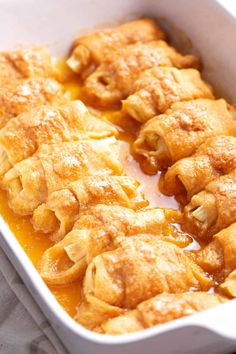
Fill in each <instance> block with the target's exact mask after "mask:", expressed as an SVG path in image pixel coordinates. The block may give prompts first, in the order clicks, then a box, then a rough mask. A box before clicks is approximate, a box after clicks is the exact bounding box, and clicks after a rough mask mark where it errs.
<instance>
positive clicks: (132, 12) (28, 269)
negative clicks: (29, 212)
mask: <svg viewBox="0 0 236 354" xmlns="http://www.w3.org/2000/svg"><path fill="white" fill-rule="evenodd" d="M0 9H1V21H0V50H6V49H11V48H15V47H17V46H21V45H24V46H29V45H41V44H42V45H48V47H49V49H50V50H51V52H52V53H53V54H55V55H57V56H63V55H65V54H66V52H67V51H68V46H69V44H70V43H71V41H72V39H73V38H74V36H75V35H76V34H78V32H81V33H84V31H86V30H89V29H90V30H91V29H95V28H98V27H105V26H112V25H116V24H117V23H120V22H124V21H127V20H129V19H132V18H136V17H140V16H143V15H146V16H152V17H156V18H158V19H159V21H160V22H161V23H162V24H163V25H164V26H165V27H166V28H167V29H169V31H170V34H171V36H172V37H173V38H174V39H176V38H177V39H178V41H177V42H178V43H177V45H178V44H180V46H181V47H184V48H186V47H187V49H188V50H190V49H192V43H193V44H194V50H196V51H197V52H199V54H200V56H201V58H202V60H203V63H204V67H205V76H206V78H207V79H208V80H209V81H210V82H212V83H213V84H214V87H216V88H217V90H218V91H219V92H220V93H221V94H222V95H224V97H226V98H227V99H229V100H230V101H231V102H232V101H233V100H235V101H236V64H235V57H236V47H235V43H236V19H235V18H234V17H233V15H232V14H230V13H229V12H227V11H226V10H225V9H224V8H223V7H221V5H220V4H219V3H218V2H217V1H214V0H199V1H192V0H185V1H184V0H179V1H175V0H145V1H144V0H116V1H111V0H69V1H68V0H40V1H33V0H21V1H19V0H18V1H17V0H15V1H14V0H5V1H4V0H0ZM185 33H186V34H187V35H188V37H189V38H191V41H190V40H189V39H188V38H187V37H186V35H185ZM175 44H176V43H175ZM0 232H1V235H0V245H1V247H2V248H3V249H4V251H5V252H6V254H7V255H8V257H9V259H10V260H11V261H12V263H13V264H14V266H15V267H16V269H17V271H18V272H19V274H20V275H21V276H22V278H23V280H24V281H25V284H26V285H27V287H28V288H29V290H30V292H31V293H32V295H33V297H34V298H35V300H36V302H37V303H38V305H39V306H40V307H41V309H42V311H43V312H44V313H45V315H46V316H47V318H48V319H49V321H50V322H51V324H52V326H53V327H54V329H55V331H56V332H57V334H58V336H59V338H60V339H61V340H62V342H63V343H64V345H65V347H66V348H67V349H68V350H69V351H70V352H71V353H72V354H76V353H78V354H121V353H124V354H128V353H129V354H134V353H135V354H143V353H145V354H153V353H160V354H172V353H175V354H177V353H181V354H184V353H188V354H189V353H191V354H194V353H203V352H204V353H209V354H213V353H228V352H231V353H232V352H234V351H236V300H233V301H231V302H229V303H226V304H224V305H221V306H219V307H216V308H213V309H209V310H207V311H204V312H202V313H199V314H197V315H194V316H190V317H186V318H182V319H179V320H176V321H172V322H170V323H167V324H164V325H161V326H158V327H154V328H151V329H148V330H145V331H142V332H139V333H134V334H130V335H122V336H102V335H99V334H95V333H92V332H89V331H88V330H86V329H84V328H82V327H81V326H80V325H78V324H77V323H75V322H74V321H73V319H72V318H70V317H69V316H68V315H67V314H66V313H65V311H64V310H63V309H62V308H61V307H60V305H59V304H58V303H57V302H56V300H55V298H54V297H53V295H52V294H51V293H50V291H49V290H48V288H47V287H46V285H45V284H44V282H43V281H42V279H41V278H40V276H39V274H38V273H37V271H36V269H35V268H34V266H33V265H32V263H31V261H30V260H29V258H28V257H27V256H26V254H25V252H24V251H23V249H22V248H21V246H20V245H19V243H18V242H17V240H16V239H15V237H14V235H13V234H12V233H11V231H10V230H9V228H8V227H7V225H6V224H5V222H4V221H3V220H2V219H1V218H0Z"/></svg>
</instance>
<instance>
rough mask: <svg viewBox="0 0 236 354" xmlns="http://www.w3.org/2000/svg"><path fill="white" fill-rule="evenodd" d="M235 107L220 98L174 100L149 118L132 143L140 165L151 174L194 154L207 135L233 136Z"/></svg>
mask: <svg viewBox="0 0 236 354" xmlns="http://www.w3.org/2000/svg"><path fill="white" fill-rule="evenodd" d="M234 117H235V110H234V109H233V108H232V107H231V106H229V105H227V103H226V101H225V100H223V99H220V100H217V101H213V100H209V99H198V100H193V101H188V102H178V103H175V104H173V105H172V107H171V108H170V109H168V110H167V111H166V113H165V114H162V115H159V116H156V117H154V118H152V119H150V120H149V121H148V122H147V123H146V124H144V126H143V128H142V129H141V131H140V134H139V136H138V139H137V140H136V141H135V143H134V152H135V153H136V154H138V155H140V156H142V157H143V159H144V161H143V164H142V168H143V169H144V171H145V172H146V173H148V174H154V173H156V172H157V170H159V169H163V168H166V167H168V166H169V165H171V164H172V163H174V162H176V161H178V160H180V159H182V158H183V157H188V156H190V155H192V154H193V153H195V151H196V150H197V148H198V147H199V146H200V145H201V144H202V143H204V142H205V140H206V139H207V138H210V137H214V136H217V135H235V134H236V121H235V120H234V119H233V118H234Z"/></svg>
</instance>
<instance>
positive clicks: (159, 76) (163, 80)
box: [122, 67, 214, 123]
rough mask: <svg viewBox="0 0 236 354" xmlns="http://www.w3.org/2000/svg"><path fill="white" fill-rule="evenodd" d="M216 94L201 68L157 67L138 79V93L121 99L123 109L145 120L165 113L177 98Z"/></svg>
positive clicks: (185, 99) (195, 97) (211, 96)
mask: <svg viewBox="0 0 236 354" xmlns="http://www.w3.org/2000/svg"><path fill="white" fill-rule="evenodd" d="M197 98H214V96H213V93H212V90H211V88H210V86H209V85H208V84H206V83H205V82H204V81H203V80H202V79H201V75H200V73H199V71H198V70H195V69H182V70H179V69H176V68H172V67H156V68H153V69H150V70H146V71H144V73H143V74H141V75H140V78H139V79H138V80H137V81H136V83H135V93H134V94H132V95H130V96H129V97H128V98H127V99H126V100H124V101H123V102H122V108H123V111H124V112H126V113H128V114H129V115H130V116H131V117H132V118H134V119H136V120H137V121H139V122H141V123H144V122H146V121H147V120H149V119H150V118H152V117H154V116H156V115H158V114H161V113H164V112H165V111H166V110H167V109H168V108H170V106H171V105H172V104H173V103H175V102H178V101H190V100H194V99H197Z"/></svg>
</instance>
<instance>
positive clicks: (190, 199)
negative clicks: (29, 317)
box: [0, 19, 236, 334]
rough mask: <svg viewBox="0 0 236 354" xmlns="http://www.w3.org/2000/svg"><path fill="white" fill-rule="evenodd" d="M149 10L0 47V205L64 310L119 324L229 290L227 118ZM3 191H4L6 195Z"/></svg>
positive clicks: (171, 312) (231, 187) (118, 330)
mask: <svg viewBox="0 0 236 354" xmlns="http://www.w3.org/2000/svg"><path fill="white" fill-rule="evenodd" d="M166 40H167V36H166V35H165V33H164V32H163V30H162V29H161V28H160V27H159V26H158V25H157V24H156V23H155V22H154V21H153V20H150V19H139V20H135V21H132V22H129V23H126V24H122V25H120V26H118V27H114V28H112V29H104V30H99V31H96V32H94V33H91V34H89V35H87V36H78V37H77V38H76V39H75V41H74V43H73V44H72V49H71V52H70V54H69V56H68V58H66V60H63V61H62V60H61V61H60V60H58V62H57V63H56V64H55V60H52V57H51V55H50V53H49V52H48V50H47V49H44V48H32V49H23V50H18V51H12V52H4V53H0V102H1V108H0V188H1V190H0V198H1V203H0V212H1V214H2V216H3V217H4V219H5V220H6V222H7V223H8V224H9V226H10V228H11V229H12V231H13V233H14V234H15V235H16V237H17V239H18V240H19V242H20V243H21V245H22V247H23V248H24V249H25V251H26V253H27V254H28V255H29V257H30V259H31V260H32V262H33V264H34V265H35V266H36V268H37V269H38V271H39V273H40V275H41V276H42V278H43V279H44V281H45V282H46V284H48V286H49V288H50V289H51V291H52V292H53V294H54V295H55V296H56V298H57V299H58V301H59V302H60V303H61V304H62V306H63V307H64V308H65V310H66V311H67V312H68V313H69V314H70V315H71V316H73V317H74V319H75V320H76V321H77V322H79V323H80V324H82V325H83V326H85V327H86V328H88V329H90V330H94V331H96V332H98V333H102V334H122V333H130V332H135V331H139V330H143V329H145V328H149V327H152V326H156V325H160V324H162V323H165V322H168V321H171V320H174V319H177V318H180V317H184V316H189V315H191V314H194V313H196V312H199V311H202V310H206V309H207V308H210V307H213V306H217V305H219V304H222V303H225V302H226V301H229V300H230V299H232V298H233V297H236V262H235V252H236V228H235V225H236V224H235V223H236V179H235V169H236V120H235V117H236V114H235V109H234V106H233V105H230V104H229V103H227V102H226V101H225V100H224V99H223V98H220V99H215V96H214V90H213V88H212V87H211V86H210V85H209V84H208V83H207V82H205V81H204V79H203V78H202V76H201V72H200V68H201V64H200V60H199V58H198V57H197V56H196V55H194V54H192V53H187V54H182V53H180V52H178V51H177V50H176V49H175V48H174V47H172V46H171V45H170V43H168V42H167V41H166ZM4 190H5V191H4Z"/></svg>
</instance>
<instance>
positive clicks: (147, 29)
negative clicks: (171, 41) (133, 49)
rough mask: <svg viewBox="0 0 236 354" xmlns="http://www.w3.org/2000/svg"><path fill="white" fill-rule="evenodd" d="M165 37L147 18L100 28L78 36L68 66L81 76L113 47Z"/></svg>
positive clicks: (92, 69)
mask: <svg viewBox="0 0 236 354" xmlns="http://www.w3.org/2000/svg"><path fill="white" fill-rule="evenodd" d="M157 39H165V34H164V32H163V31H162V30H161V29H160V27H158V26H157V24H156V23H155V22H154V21H153V20H151V19H148V18H143V19H140V20H136V21H132V22H128V23H125V24H122V25H121V26H119V27H115V28H109V29H102V30H99V31H96V32H94V33H92V34H89V35H87V36H82V37H81V36H80V37H78V38H77V39H76V40H75V41H74V43H73V48H72V49H73V51H72V53H71V55H70V57H69V59H68V60H67V64H68V65H69V67H70V68H71V69H72V70H73V71H75V72H76V73H78V74H80V75H82V76H83V77H85V76H87V75H89V74H91V72H93V71H94V70H95V68H96V67H97V66H98V65H99V64H101V62H102V61H103V60H104V56H106V55H109V54H110V53H111V52H112V51H114V49H117V48H120V47H123V46H126V45H129V44H133V43H136V42H149V41H152V40H157Z"/></svg>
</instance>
